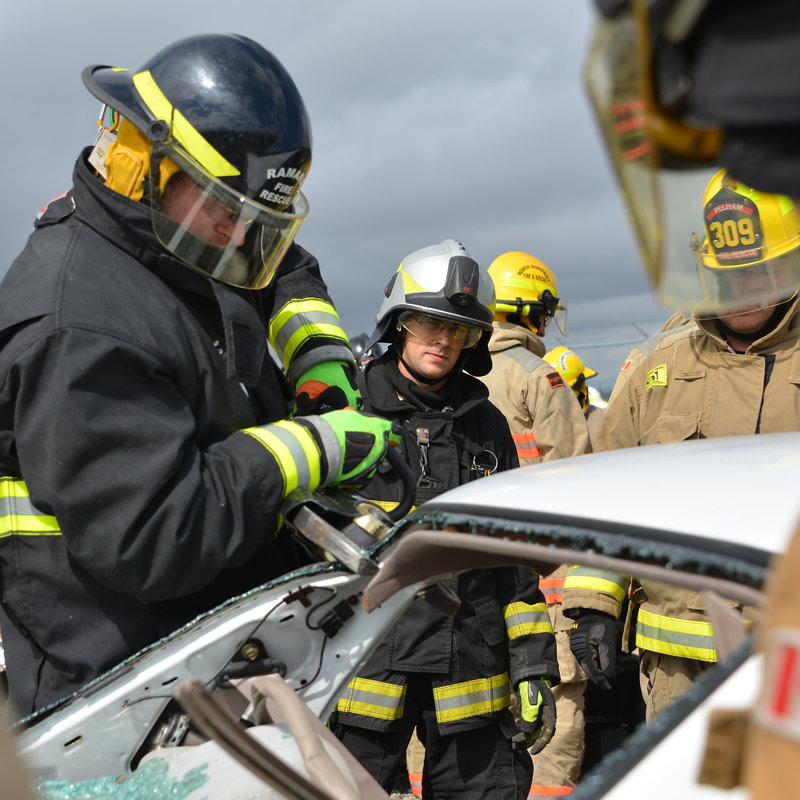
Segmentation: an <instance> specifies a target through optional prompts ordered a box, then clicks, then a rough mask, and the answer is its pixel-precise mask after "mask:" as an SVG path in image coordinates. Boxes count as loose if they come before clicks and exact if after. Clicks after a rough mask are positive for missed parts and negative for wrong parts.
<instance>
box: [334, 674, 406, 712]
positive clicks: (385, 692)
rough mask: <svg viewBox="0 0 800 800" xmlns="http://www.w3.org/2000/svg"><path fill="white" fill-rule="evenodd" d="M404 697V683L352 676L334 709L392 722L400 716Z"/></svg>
mask: <svg viewBox="0 0 800 800" xmlns="http://www.w3.org/2000/svg"><path fill="white" fill-rule="evenodd" d="M405 697H406V686H405V684H403V685H401V684H397V683H385V682H384V681H374V680H371V679H369V678H353V680H351V681H350V683H349V684H348V685H347V688H346V689H345V690H344V694H343V695H342V696H341V697H340V698H339V702H338V703H337V704H336V710H337V711H340V712H341V713H343V714H360V715H361V716H362V717H372V718H374V719H383V720H388V721H390V722H392V721H394V720H396V719H401V718H402V716H403V703H404V701H405Z"/></svg>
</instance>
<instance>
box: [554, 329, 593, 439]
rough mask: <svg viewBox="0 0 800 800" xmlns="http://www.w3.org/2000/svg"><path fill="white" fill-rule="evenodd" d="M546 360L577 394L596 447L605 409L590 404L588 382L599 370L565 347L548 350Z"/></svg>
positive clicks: (590, 436)
mask: <svg viewBox="0 0 800 800" xmlns="http://www.w3.org/2000/svg"><path fill="white" fill-rule="evenodd" d="M544 360H545V361H546V362H547V363H548V364H550V366H551V367H553V368H554V369H556V370H558V374H559V375H561V377H562V378H563V379H564V381H565V382H566V383H567V385H568V386H569V387H570V388H571V389H572V391H573V392H575V397H577V398H578V403H579V404H580V407H581V409H582V410H583V415H584V417H586V427H587V428H588V430H589V441H590V443H591V444H592V446H594V439H595V436H597V429H598V428H599V427H600V419H601V418H602V416H603V411H604V407H601V406H599V405H595V404H594V403H592V402H590V397H589V387H588V386H587V385H586V381H588V380H589V378H593V377H594V376H595V375H597V370H596V369H592V368H591V367H587V366H586V365H585V364H584V363H583V361H582V360H581V358H580V357H579V356H578V355H576V354H575V353H574V352H573V351H572V350H570V349H569V348H568V347H564V346H563V345H560V346H559V347H554V348H553V349H552V350H548V351H547V352H546V353H545V354H544Z"/></svg>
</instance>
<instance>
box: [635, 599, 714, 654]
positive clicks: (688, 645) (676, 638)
mask: <svg viewBox="0 0 800 800" xmlns="http://www.w3.org/2000/svg"><path fill="white" fill-rule="evenodd" d="M636 646H637V647H640V648H641V649H642V650H650V651H651V652H652V653H663V654H664V655H668V656H679V657H680V658H691V659H693V660H694V661H716V660H717V651H716V649H715V648H714V629H713V628H712V627H711V623H710V622H702V621H700V620H689V619H678V618H676V617H666V616H663V615H662V614H654V613H653V612H652V611H645V610H644V609H642V608H640V609H639V615H638V618H637V621H636Z"/></svg>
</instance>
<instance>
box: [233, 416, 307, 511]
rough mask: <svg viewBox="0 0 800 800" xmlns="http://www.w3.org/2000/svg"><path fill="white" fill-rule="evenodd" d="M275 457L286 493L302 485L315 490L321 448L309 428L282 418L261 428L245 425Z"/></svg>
mask: <svg viewBox="0 0 800 800" xmlns="http://www.w3.org/2000/svg"><path fill="white" fill-rule="evenodd" d="M242 433H246V434H248V435H249V436H252V437H253V438H254V439H257V440H258V441H259V442H261V444H263V445H264V447H266V448H267V450H269V452H270V453H272V455H273V456H274V457H275V460H276V461H277V462H278V466H279V467H280V470H281V474H282V475H283V486H284V491H283V494H284V497H285V496H286V495H287V494H289V492H293V491H294V490H295V489H297V488H298V487H299V488H301V489H308V491H310V492H313V491H314V490H315V489H316V488H317V486H319V483H320V476H319V449H318V448H317V443H316V442H315V441H314V437H313V436H312V435H311V433H310V432H309V430H308V429H307V428H304V427H303V426H302V425H298V424H297V423H296V422H290V421H289V420H280V421H279V422H273V423H272V424H271V425H262V426H260V427H258V428H245V429H244V430H243V431H242Z"/></svg>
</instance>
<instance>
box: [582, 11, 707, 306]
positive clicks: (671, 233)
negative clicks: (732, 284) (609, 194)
mask: <svg viewBox="0 0 800 800" xmlns="http://www.w3.org/2000/svg"><path fill="white" fill-rule="evenodd" d="M641 41H642V32H641V31H639V30H638V29H637V25H636V22H635V20H634V18H633V16H632V15H631V14H630V13H622V14H620V15H618V16H617V17H615V18H614V19H613V20H601V21H600V22H599V24H598V26H597V28H596V30H595V34H594V38H593V41H592V44H591V48H590V53H589V57H588V60H587V63H586V69H585V75H584V78H585V84H586V88H587V91H588V94H589V97H590V99H591V102H592V106H593V108H594V113H595V117H596V119H597V121H598V124H599V126H600V129H601V132H602V134H603V138H604V141H605V145H606V150H607V151H608V154H609V156H610V158H611V162H612V166H613V168H614V171H615V173H616V176H617V179H618V181H619V185H620V189H621V191H622V194H623V196H624V205H625V207H626V210H627V211H628V212H629V213H630V215H631V221H632V224H633V228H634V233H635V236H636V241H637V243H638V245H639V251H640V255H641V258H642V261H643V264H644V267H645V269H646V271H647V273H648V277H649V278H650V283H651V285H652V287H653V288H654V289H655V290H656V291H657V292H658V294H659V296H660V298H661V300H662V302H664V303H665V304H666V305H668V306H671V307H673V308H679V309H681V310H683V311H684V312H686V313H689V312H691V311H692V310H693V309H695V308H697V307H698V306H699V305H700V304H701V303H705V304H706V305H708V299H707V297H706V295H705V291H704V287H703V285H702V283H701V282H700V279H699V277H698V274H697V269H696V268H695V263H694V259H693V258H692V257H691V250H690V248H689V246H688V245H689V242H690V238H691V235H692V233H693V232H695V231H696V230H697V228H698V224H699V214H698V206H699V202H697V201H698V200H699V199H700V198H702V197H703V192H704V190H705V187H706V186H707V185H708V182H709V181H710V180H711V178H712V177H713V175H714V173H715V172H717V170H718V169H719V167H715V166H710V165H704V166H700V165H698V164H693V165H692V166H693V167H694V168H692V169H662V167H663V166H667V165H668V163H669V165H671V166H676V164H675V161H674V158H672V157H671V156H670V155H669V154H668V153H666V152H665V151H664V149H663V147H662V145H663V139H664V138H665V137H667V136H668V132H667V131H666V123H665V121H664V119H663V118H661V117H654V116H653V114H651V113H650V110H651V106H649V105H648V101H647V94H648V92H647V89H646V85H645V81H644V79H643V76H642V73H641V70H640V64H639V61H638V60H637V59H636V58H635V57H634V54H635V53H636V52H637V50H638V49H639V47H640V45H641ZM659 120H660V122H659ZM661 123H664V124H661ZM659 134H660V135H659ZM688 164H689V162H688V161H687V162H685V164H684V166H688Z"/></svg>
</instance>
